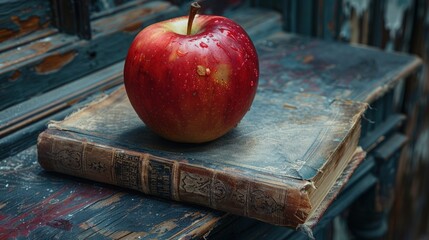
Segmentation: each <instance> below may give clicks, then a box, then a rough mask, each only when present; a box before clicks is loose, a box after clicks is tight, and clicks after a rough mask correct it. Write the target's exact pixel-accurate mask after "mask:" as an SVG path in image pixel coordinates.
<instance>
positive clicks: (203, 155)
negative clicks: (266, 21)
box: [38, 87, 366, 227]
mask: <svg viewBox="0 0 429 240" xmlns="http://www.w3.org/2000/svg"><path fill="white" fill-rule="evenodd" d="M365 108H366V104H362V103H356V102H352V101H343V100H332V99H329V98H326V97H323V96H319V95H313V94H308V93H299V92H296V93H293V92H289V93H287V94H285V93H284V92H280V91H273V90H269V89H261V90H260V91H259V92H258V93H257V96H256V98H255V101H254V103H253V105H252V108H251V110H250V111H249V112H248V114H247V115H246V116H245V118H244V119H243V120H242V122H241V123H240V124H239V125H238V126H237V127H236V128H235V129H234V130H233V131H231V132H230V133H228V134H227V135H225V136H224V137H222V138H220V139H218V140H215V141H213V142H210V143H206V144H198V145H193V144H178V143H173V142H169V141H166V140H163V139H161V138H160V137H158V136H156V135H155V134H153V133H152V132H151V131H150V130H149V129H147V128H146V127H145V125H144V124H143V122H142V121H141V120H140V119H139V118H138V116H137V115H136V114H135V112H134V110H133V109H132V107H131V105H130V103H129V101H128V98H127V96H126V93H125V90H124V89H123V88H122V87H121V88H119V89H118V90H117V91H115V92H114V93H113V94H111V95H109V96H107V97H105V98H103V99H101V100H99V101H97V102H94V103H92V104H90V105H89V106H87V107H86V108H84V109H82V110H80V111H78V112H76V113H75V114H73V115H71V116H70V117H68V118H66V119H65V120H64V121H61V122H52V123H51V124H50V125H49V127H48V129H47V130H46V131H45V132H43V133H42V134H41V135H40V136H39V139H38V160H39V163H40V164H41V165H42V167H43V168H45V169H46V170H49V171H56V172H61V173H65V174H70V175H74V176H78V177H83V178H87V179H92V180H95V181H99V182H104V183H109V184H114V185H118V186H122V187H127V188H131V189H135V190H138V191H142V192H144V193H146V194H151V195H156V196H160V197H164V198H169V199H173V200H176V201H183V202H190V203H195V204H199V205H204V206H208V207H211V208H213V209H218V210H222V211H226V212H230V213H233V214H237V215H242V216H248V217H251V218H255V219H259V220H262V221H265V222H268V223H271V224H276V225H282V226H291V227H297V226H299V225H301V224H303V223H305V222H306V220H308V219H311V218H312V217H313V215H314V214H317V211H316V209H318V207H319V205H320V204H321V203H322V201H323V200H324V199H325V198H326V197H327V195H328V193H329V192H330V190H331V189H332V187H333V185H334V183H335V181H336V180H337V179H338V177H339V176H340V175H341V174H342V172H343V170H344V169H345V168H346V166H347V165H348V164H349V162H350V161H351V159H352V156H353V154H354V152H355V150H356V149H357V142H358V140H359V136H360V119H361V115H362V113H363V111H364V110H365ZM331 194H332V193H331Z"/></svg>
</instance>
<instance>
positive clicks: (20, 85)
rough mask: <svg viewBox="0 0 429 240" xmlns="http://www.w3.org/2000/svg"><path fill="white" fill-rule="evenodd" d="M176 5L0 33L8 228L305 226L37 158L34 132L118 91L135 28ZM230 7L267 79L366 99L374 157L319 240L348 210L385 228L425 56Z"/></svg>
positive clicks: (78, 235) (142, 232) (186, 232)
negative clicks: (313, 34)
mask: <svg viewBox="0 0 429 240" xmlns="http://www.w3.org/2000/svg"><path fill="white" fill-rule="evenodd" d="M143 13H144V14H143ZM179 14H181V11H180V10H179V9H178V8H176V7H174V6H172V5H170V4H168V3H164V2H155V3H153V2H151V3H142V4H138V5H133V7H132V8H125V9H123V10H122V11H118V12H117V13H110V15H109V14H106V15H105V16H95V17H93V18H92V20H91V25H92V30H93V32H92V33H93V36H92V39H91V40H90V41H88V40H83V39H78V38H76V37H73V36H69V35H65V34H63V33H58V32H57V31H56V30H55V29H54V28H52V29H51V32H49V33H45V32H47V31H48V30H49V28H48V29H44V30H43V31H44V32H43V33H39V34H46V35H47V36H38V37H35V38H34V39H32V38H31V36H26V37H27V38H28V40H25V39H23V40H22V42H18V43H16V42H15V43H13V42H12V41H9V42H8V41H6V42H4V43H1V44H0V46H2V48H0V49H1V52H0V56H1V58H0V61H1V64H0V84H1V101H0V102H1V106H2V108H3V109H2V110H1V112H0V136H1V139H0V156H1V158H2V160H1V161H0V239H9V238H12V239H13V238H18V239H24V238H29V239H48V238H55V239H86V238H92V239H121V238H123V239H138V238H161V239H167V238H172V239H177V238H183V239H189V238H201V237H206V238H212V239H216V238H229V239H234V238H243V239H260V238H261V237H265V238H269V239H276V238H285V237H291V238H296V239H300V238H304V239H305V238H306V237H307V235H306V234H304V233H302V232H300V231H295V230H293V229H288V228H282V227H276V226H272V225H269V224H265V223H261V222H258V221H256V220H251V219H246V218H242V217H237V216H233V215H230V214H227V213H223V212H218V211H213V210H210V209H206V208H202V207H198V206H193V205H188V204H182V203H177V202H171V201H167V200H163V199H159V198H155V197H151V196H145V195H143V194H141V193H137V192H133V191H131V190H125V189H121V188H118V187H114V186H108V185H103V184H98V183H93V182H89V181H86V180H82V179H78V178H74V177H70V176H64V175H59V174H54V173H47V172H45V171H43V170H42V169H41V167H40V166H39V165H38V164H37V156H36V148H35V140H36V137H37V134H38V133H39V132H40V131H42V130H43V129H44V128H45V126H46V123H47V121H48V120H59V119H62V118H64V117H65V116H67V115H68V114H69V113H71V112H73V111H75V110H76V109H78V108H80V107H82V106H83V105H85V104H86V103H88V102H90V101H91V100H92V99H94V98H96V97H97V96H98V95H99V94H100V93H101V92H110V91H112V89H113V88H115V86H116V85H118V84H120V83H121V82H122V66H123V62H122V59H123V57H124V56H125V52H126V51H125V50H124V48H125V49H126V46H127V45H128V44H129V41H131V39H132V38H133V36H134V35H135V34H136V32H137V30H138V29H141V27H142V26H144V25H147V24H149V23H151V22H154V21H157V20H160V19H162V18H168V17H171V16H174V15H179ZM229 14H230V17H232V18H233V19H235V20H236V21H238V22H239V23H241V24H242V25H243V26H244V28H245V29H246V30H247V31H248V33H249V35H250V36H251V37H252V39H253V40H254V42H255V44H256V46H257V49H258V53H259V56H260V68H261V78H260V86H259V87H260V88H265V89H271V90H272V91H282V89H284V88H288V89H289V90H291V89H292V90H293V91H297V92H302V93H306V94H316V95H321V96H324V97H328V98H330V99H332V101H335V99H338V98H341V99H349V100H351V101H361V102H367V103H369V104H370V106H371V108H369V109H368V111H367V113H366V115H365V118H366V120H365V121H364V122H363V132H362V137H361V142H360V144H361V146H362V147H363V148H364V149H365V150H366V151H367V152H368V157H367V159H366V160H365V161H364V162H363V163H362V164H361V166H360V167H359V168H358V169H357V170H356V172H355V173H354V175H353V177H352V178H351V180H350V181H349V183H348V184H347V186H346V187H345V189H343V191H342V192H341V194H340V196H339V197H338V198H337V199H336V200H335V201H334V202H333V203H332V205H331V206H330V208H329V209H328V211H327V212H326V213H325V215H324V217H323V218H322V220H321V221H320V222H319V224H318V225H317V226H316V228H315V229H313V230H314V232H315V234H316V236H317V237H318V239H323V238H324V237H326V236H327V235H329V234H330V233H331V229H332V228H331V227H332V221H333V219H334V218H339V217H341V216H342V214H343V213H345V212H347V215H348V216H349V219H350V220H349V221H348V222H349V225H350V230H351V231H352V232H353V234H355V235H357V236H361V237H362V236H368V237H369V238H371V237H374V238H375V237H377V236H379V235H382V234H383V233H384V232H385V230H386V229H385V228H384V227H385V225H383V223H384V221H385V220H386V216H387V214H388V211H389V206H390V201H391V198H392V197H393V196H392V191H391V190H392V187H393V185H394V176H395V175H394V174H395V169H396V164H397V160H398V154H399V153H400V151H401V148H402V146H403V144H404V143H405V141H406V138H405V137H404V136H403V135H402V134H401V133H400V132H399V127H400V126H402V125H403V124H404V123H406V116H404V115H403V114H401V113H400V110H399V109H400V105H401V104H402V103H401V96H402V95H403V92H402V89H401V84H402V83H403V82H404V81H405V79H406V78H407V77H408V76H410V75H412V74H415V73H416V71H418V68H419V65H420V60H419V59H417V58H415V57H413V56H407V55H402V54H396V53H385V52H382V51H379V50H377V49H370V48H364V47H362V46H350V45H346V44H341V43H335V42H324V41H320V40H315V39H311V38H305V37H300V36H295V35H289V34H285V33H283V32H281V25H280V16H279V15H278V14H276V13H273V12H270V11H264V10H260V9H240V10H237V11H234V12H230V13H229ZM34 34H37V33H34ZM14 44H15V45H14ZM42 45H43V46H42ZM16 46H19V47H18V48H15V47H16ZM50 61H51V62H50ZM52 62H56V63H59V64H52ZM43 66H44V67H43ZM64 84H65V85H64ZM34 95H37V96H34ZM31 96H32V98H31V99H29V100H25V99H26V98H28V97H31ZM291 107H293V106H291ZM343 219H344V218H343Z"/></svg>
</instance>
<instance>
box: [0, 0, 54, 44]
mask: <svg viewBox="0 0 429 240" xmlns="http://www.w3.org/2000/svg"><path fill="white" fill-rule="evenodd" d="M0 4H1V7H0V43H3V42H5V41H12V40H14V39H17V38H19V37H22V36H25V35H27V34H30V33H33V32H35V31H38V30H41V29H44V28H46V27H48V26H50V16H51V13H50V11H51V9H50V4H49V1H38V0H16V1H11V0H6V1H2V2H1V3H0Z"/></svg>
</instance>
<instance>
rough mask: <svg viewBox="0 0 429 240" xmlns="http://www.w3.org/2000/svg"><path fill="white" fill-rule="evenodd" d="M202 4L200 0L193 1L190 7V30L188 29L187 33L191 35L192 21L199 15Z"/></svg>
mask: <svg viewBox="0 0 429 240" xmlns="http://www.w3.org/2000/svg"><path fill="white" fill-rule="evenodd" d="M200 8H201V6H200V4H198V2H193V3H191V7H190V8H189V17H188V30H187V31H186V35H191V31H192V22H193V21H194V18H195V15H197V13H198V11H199V10H200Z"/></svg>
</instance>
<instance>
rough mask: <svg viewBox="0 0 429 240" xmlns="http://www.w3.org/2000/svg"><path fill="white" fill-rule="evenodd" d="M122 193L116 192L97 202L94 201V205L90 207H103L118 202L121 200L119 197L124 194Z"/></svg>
mask: <svg viewBox="0 0 429 240" xmlns="http://www.w3.org/2000/svg"><path fill="white" fill-rule="evenodd" d="M124 195H125V194H124V193H116V194H114V195H113V196H111V197H109V198H106V199H103V200H101V201H99V202H97V203H95V204H94V205H92V206H91V208H92V209H99V208H103V207H106V206H109V205H112V204H113V203H116V202H119V201H120V200H121V197H122V196H124Z"/></svg>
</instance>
